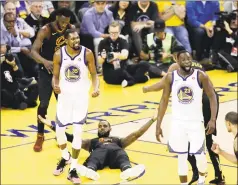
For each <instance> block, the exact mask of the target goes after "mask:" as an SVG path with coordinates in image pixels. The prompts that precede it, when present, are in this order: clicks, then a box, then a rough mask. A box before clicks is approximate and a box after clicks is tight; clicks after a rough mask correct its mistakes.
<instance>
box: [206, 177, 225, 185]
mask: <svg viewBox="0 0 238 185" xmlns="http://www.w3.org/2000/svg"><path fill="white" fill-rule="evenodd" d="M209 183H210V184H216V185H224V184H226V183H225V177H224V176H223V178H222V177H215V179H213V180H211V181H210V182H209Z"/></svg>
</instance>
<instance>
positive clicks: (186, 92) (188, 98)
mask: <svg viewBox="0 0 238 185" xmlns="http://www.w3.org/2000/svg"><path fill="white" fill-rule="evenodd" d="M177 96H178V99H179V102H180V103H183V104H189V103H191V102H192V101H193V90H192V89H191V88H189V87H188V86H182V87H181V88H179V90H178V92H177Z"/></svg>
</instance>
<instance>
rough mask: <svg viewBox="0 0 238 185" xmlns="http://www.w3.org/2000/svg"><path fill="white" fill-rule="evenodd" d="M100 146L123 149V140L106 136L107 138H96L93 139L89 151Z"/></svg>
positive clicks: (109, 148) (108, 148)
mask: <svg viewBox="0 0 238 185" xmlns="http://www.w3.org/2000/svg"><path fill="white" fill-rule="evenodd" d="M98 148H104V149H107V150H115V149H121V148H122V145H121V140H120V139H119V138H117V137H105V138H94V139H92V140H91V145H90V149H89V152H92V151H93V150H96V149H98Z"/></svg>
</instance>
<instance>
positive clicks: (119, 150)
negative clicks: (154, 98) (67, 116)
mask: <svg viewBox="0 0 238 185" xmlns="http://www.w3.org/2000/svg"><path fill="white" fill-rule="evenodd" d="M155 113H156V111H155ZM156 116H157V114H155V115H154V116H153V118H151V119H150V120H149V121H147V123H145V124H144V125H143V126H142V127H141V128H140V129H138V130H136V131H134V132H132V133H131V134H130V135H128V136H126V137H124V138H119V137H112V136H110V132H111V125H110V123H109V122H108V121H106V120H105V121H100V122H99V124H98V137H97V138H94V139H85V140H83V141H82V148H83V149H84V150H86V151H89V152H90V155H89V157H88V158H87V159H86V161H85V162H84V166H82V165H81V166H78V168H77V172H78V173H80V175H81V176H86V177H87V178H89V179H92V180H98V179H99V178H100V176H99V174H98V173H97V172H96V171H97V170H102V169H104V168H105V167H106V166H109V167H110V168H111V169H120V170H121V174H120V178H121V179H122V180H127V179H130V178H134V177H138V176H139V175H141V174H142V173H143V171H144V170H145V166H144V165H142V164H139V165H136V166H133V167H132V165H131V163H130V161H129V157H128V155H127V153H126V152H125V148H126V147H128V146H129V145H131V144H132V143H133V142H135V141H136V140H137V139H138V138H139V137H141V136H142V135H143V134H144V133H145V132H146V131H147V130H148V129H149V128H150V126H151V125H152V124H153V123H154V122H155V120H156ZM38 118H39V120H40V121H41V122H42V123H44V124H46V125H47V126H49V127H50V128H51V129H52V130H54V131H55V126H53V125H52V124H51V122H50V120H47V119H44V118H42V117H41V116H39V117H38ZM66 136H67V140H68V141H69V142H72V141H73V135H72V134H68V133H66Z"/></svg>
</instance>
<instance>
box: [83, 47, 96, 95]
mask: <svg viewBox="0 0 238 185" xmlns="http://www.w3.org/2000/svg"><path fill="white" fill-rule="evenodd" d="M86 60H87V62H88V69H89V72H90V74H91V77H92V84H93V94H92V96H93V97H97V96H98V95H99V79H98V75H97V70H96V66H95V59H94V55H93V52H92V51H91V50H89V49H87V51H86Z"/></svg>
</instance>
